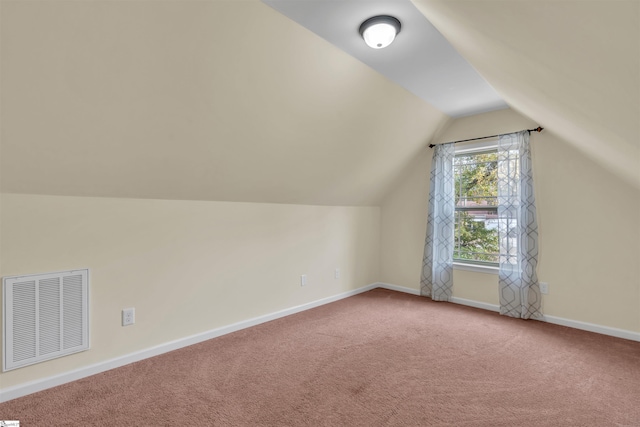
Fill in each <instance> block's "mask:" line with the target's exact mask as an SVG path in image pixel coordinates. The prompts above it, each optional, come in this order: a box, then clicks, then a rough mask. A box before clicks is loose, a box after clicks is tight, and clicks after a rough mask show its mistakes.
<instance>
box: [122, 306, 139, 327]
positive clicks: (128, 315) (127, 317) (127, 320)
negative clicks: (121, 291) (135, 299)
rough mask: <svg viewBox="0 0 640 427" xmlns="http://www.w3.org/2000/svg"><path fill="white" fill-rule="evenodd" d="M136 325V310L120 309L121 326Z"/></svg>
mask: <svg viewBox="0 0 640 427" xmlns="http://www.w3.org/2000/svg"><path fill="white" fill-rule="evenodd" d="M134 323H136V309H135V308H133V307H132V308H124V309H122V326H128V325H133V324H134Z"/></svg>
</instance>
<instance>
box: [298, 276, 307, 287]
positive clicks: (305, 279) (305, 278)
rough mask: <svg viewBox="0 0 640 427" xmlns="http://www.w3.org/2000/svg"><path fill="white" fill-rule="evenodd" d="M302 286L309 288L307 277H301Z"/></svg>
mask: <svg viewBox="0 0 640 427" xmlns="http://www.w3.org/2000/svg"><path fill="white" fill-rule="evenodd" d="M300 286H307V275H306V274H303V275H302V276H300Z"/></svg>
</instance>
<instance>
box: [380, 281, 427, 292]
mask: <svg viewBox="0 0 640 427" xmlns="http://www.w3.org/2000/svg"><path fill="white" fill-rule="evenodd" d="M374 285H375V286H376V288H382V289H389V290H390V291H398V292H404V293H405V294H411V295H420V290H419V289H413V288H405V287H404V286H398V285H392V284H391V283H382V282H378V283H374Z"/></svg>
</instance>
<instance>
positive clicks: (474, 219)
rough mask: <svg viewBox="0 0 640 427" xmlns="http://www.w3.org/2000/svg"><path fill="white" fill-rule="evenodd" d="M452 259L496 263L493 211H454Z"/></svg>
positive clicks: (494, 217)
mask: <svg viewBox="0 0 640 427" xmlns="http://www.w3.org/2000/svg"><path fill="white" fill-rule="evenodd" d="M455 219H456V224H455V247H454V251H453V258H454V259H458V260H471V261H482V262H492V263H497V262H498V260H499V252H498V251H499V244H498V214H497V212H496V211H495V210H473V211H456V218H455Z"/></svg>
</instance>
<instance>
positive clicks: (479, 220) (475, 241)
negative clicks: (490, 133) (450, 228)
mask: <svg viewBox="0 0 640 427" xmlns="http://www.w3.org/2000/svg"><path fill="white" fill-rule="evenodd" d="M453 171H454V175H455V192H456V195H455V246H454V250H453V259H454V261H462V262H465V263H476V264H485V265H498V260H499V241H498V174H497V172H498V153H497V151H496V150H491V151H483V152H476V153H465V154H457V155H456V156H455V158H454V163H453Z"/></svg>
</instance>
